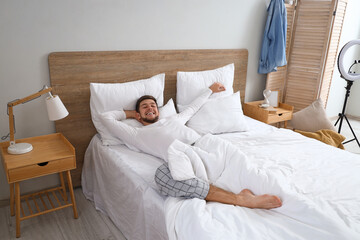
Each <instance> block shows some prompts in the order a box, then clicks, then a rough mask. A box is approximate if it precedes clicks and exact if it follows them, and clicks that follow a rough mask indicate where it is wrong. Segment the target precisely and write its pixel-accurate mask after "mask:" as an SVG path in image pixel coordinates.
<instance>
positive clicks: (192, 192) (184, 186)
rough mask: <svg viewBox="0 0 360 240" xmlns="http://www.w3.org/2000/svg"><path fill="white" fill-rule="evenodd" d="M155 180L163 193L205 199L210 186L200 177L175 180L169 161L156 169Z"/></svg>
mask: <svg viewBox="0 0 360 240" xmlns="http://www.w3.org/2000/svg"><path fill="white" fill-rule="evenodd" d="M155 182H156V184H157V185H158V187H159V189H160V193H161V194H163V195H165V196H171V197H182V198H200V199H205V198H206V196H207V194H208V192H209V187H210V185H209V183H207V182H204V181H202V180H201V179H198V178H192V179H188V180H184V181H176V180H174V179H173V178H172V176H171V173H170V169H169V167H168V164H167V163H164V164H163V165H161V166H160V167H158V169H157V170H156V173H155Z"/></svg>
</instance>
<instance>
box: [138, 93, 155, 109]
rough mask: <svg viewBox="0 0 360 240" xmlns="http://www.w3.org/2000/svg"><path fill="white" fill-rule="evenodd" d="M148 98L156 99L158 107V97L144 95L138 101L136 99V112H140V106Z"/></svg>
mask: <svg viewBox="0 0 360 240" xmlns="http://www.w3.org/2000/svg"><path fill="white" fill-rule="evenodd" d="M146 99H151V100H154V102H155V104H156V107H157V106H158V105H157V102H156V98H154V97H153V96H151V95H144V96H142V97H141V98H139V99H138V100H137V101H136V106H135V110H136V112H139V108H140V103H141V102H142V101H144V100H146Z"/></svg>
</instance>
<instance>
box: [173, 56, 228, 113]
mask: <svg viewBox="0 0 360 240" xmlns="http://www.w3.org/2000/svg"><path fill="white" fill-rule="evenodd" d="M214 82H220V83H222V84H223V85H224V86H225V89H226V91H223V92H219V93H214V94H212V95H211V97H210V98H216V97H220V96H228V95H231V94H233V93H234V90H233V82H234V64H233V63H232V64H229V65H226V66H224V67H221V68H217V69H214V70H208V71H200V72H178V73H177V84H176V85H177V86H176V89H177V92H176V105H177V107H178V110H179V111H180V112H182V111H183V110H184V109H185V108H186V107H187V105H189V104H190V103H191V102H192V101H194V100H195V99H196V98H197V97H198V96H199V95H200V94H201V93H202V91H203V90H204V89H205V88H208V87H210V86H211V85H212V84H213V83H214Z"/></svg>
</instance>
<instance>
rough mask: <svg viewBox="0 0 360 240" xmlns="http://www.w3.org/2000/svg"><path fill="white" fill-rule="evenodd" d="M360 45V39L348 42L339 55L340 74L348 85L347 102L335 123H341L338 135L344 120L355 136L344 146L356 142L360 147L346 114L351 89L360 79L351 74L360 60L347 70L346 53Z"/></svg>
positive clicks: (358, 76)
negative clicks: (345, 63) (345, 64)
mask: <svg viewBox="0 0 360 240" xmlns="http://www.w3.org/2000/svg"><path fill="white" fill-rule="evenodd" d="M357 44H358V45H360V39H356V40H352V41H350V42H348V43H347V44H345V45H344V47H343V48H342V49H341V51H340V53H339V57H338V68H339V72H340V74H341V75H340V76H341V77H342V78H343V79H345V81H346V82H347V85H346V87H345V89H346V93H345V100H344V105H343V109H342V112H341V113H339V118H338V119H337V120H336V122H335V126H336V125H337V124H338V122H339V121H340V124H339V129H338V133H340V132H341V126H342V123H343V120H344V119H345V120H346V122H347V124H348V125H349V127H350V130H351V132H352V134H353V136H354V138H353V139H350V140H348V141H346V142H343V144H346V143H349V142H352V141H354V140H355V141H356V142H357V144H358V146H359V147H360V143H359V140H358V138H357V137H356V134H355V132H354V130H353V128H352V127H351V124H350V122H349V120H348V118H347V117H346V114H345V110H346V104H347V100H348V98H349V96H350V89H351V86H352V85H353V83H354V81H356V80H359V79H360V74H356V73H355V72H351V68H352V67H353V66H354V65H355V64H358V63H360V60H358V61H356V60H355V61H354V63H353V64H352V65H351V66H350V68H349V69H348V70H346V69H345V67H344V56H345V53H346V52H347V50H348V49H349V48H350V47H352V46H353V45H357Z"/></svg>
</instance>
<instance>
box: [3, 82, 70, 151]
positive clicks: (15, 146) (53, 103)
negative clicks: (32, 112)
mask: <svg viewBox="0 0 360 240" xmlns="http://www.w3.org/2000/svg"><path fill="white" fill-rule="evenodd" d="M51 90H52V88H51V87H47V86H44V88H43V89H42V90H40V91H39V92H37V93H34V94H32V95H29V96H27V97H24V98H22V99H17V100H14V101H12V102H9V103H8V104H7V107H8V113H9V128H10V133H9V135H10V146H9V147H8V149H7V151H8V153H9V154H24V153H27V152H30V151H31V150H32V149H33V146H32V145H31V144H30V143H15V137H14V132H15V128H14V122H15V120H14V114H13V107H14V106H16V105H18V104H20V103H26V102H29V101H31V100H33V99H35V98H38V97H40V96H41V95H43V94H45V93H49V95H50V96H49V97H47V98H46V100H45V102H46V108H47V112H48V117H49V120H50V121H56V120H60V119H62V118H65V117H66V116H67V115H68V114H69V112H68V111H67V110H66V108H65V106H64V104H63V103H62V102H61V100H60V98H59V96H57V95H54V96H53V95H52V94H51V93H50V92H51Z"/></svg>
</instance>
